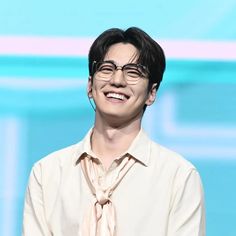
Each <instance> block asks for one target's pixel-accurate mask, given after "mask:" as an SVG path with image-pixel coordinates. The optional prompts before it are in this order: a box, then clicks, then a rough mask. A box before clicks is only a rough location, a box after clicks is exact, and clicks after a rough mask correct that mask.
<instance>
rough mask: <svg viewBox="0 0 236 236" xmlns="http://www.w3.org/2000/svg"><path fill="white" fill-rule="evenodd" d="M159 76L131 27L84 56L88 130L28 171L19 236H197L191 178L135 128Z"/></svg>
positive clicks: (158, 58)
mask: <svg viewBox="0 0 236 236" xmlns="http://www.w3.org/2000/svg"><path fill="white" fill-rule="evenodd" d="M164 70H165V56H164V53H163V50H162V49H161V47H160V46H159V45H158V44H157V43H156V42H155V41H154V40H153V39H151V38H150V36H148V35H147V34H146V33H145V32H143V31H142V30H140V29H138V28H134V27H133V28H129V29H127V30H126V31H123V30H120V29H110V30H107V31H105V32H104V33H102V34H101V35H100V36H99V37H98V38H97V39H96V40H95V42H94V43H93V45H92V46H91V49H90V52H89V72H90V76H89V81H88V96H89V98H90V99H93V100H94V103H95V105H96V110H95V111H96V112H95V123H94V127H93V128H92V129H91V130H90V131H89V132H88V134H87V135H86V137H85V138H84V139H83V140H82V141H81V142H79V143H78V144H75V145H73V146H70V147H68V148H65V149H63V150H60V151H57V152H55V153H52V154H50V155H49V156H47V157H45V158H44V159H42V160H40V161H39V162H38V163H36V164H35V166H34V167H33V170H32V173H31V176H30V180H29V186H28V189H27V193H26V200H25V210H24V225H23V235H24V236H43V235H44V236H47V235H53V236H78V235H80V236H95V235H96V236H114V235H117V236H138V235H140V236H204V235H205V215H204V201H203V191H202V185H201V180H200V177H199V175H198V172H197V171H196V169H195V168H194V166H192V164H190V163H189V162H188V161H186V160H184V159H183V158H182V157H181V156H179V155H178V154H176V153H174V152H172V151H170V150H168V149H166V148H164V147H162V146H160V145H159V144H157V143H155V142H153V141H151V140H150V139H149V138H148V136H147V135H146V134H145V132H144V131H143V130H142V128H141V120H142V116H143V113H144V111H145V109H146V107H147V106H150V105H152V104H153V102H154V100H155V98H156V92H157V89H158V87H159V84H160V82H161V80H162V76H163V73H164Z"/></svg>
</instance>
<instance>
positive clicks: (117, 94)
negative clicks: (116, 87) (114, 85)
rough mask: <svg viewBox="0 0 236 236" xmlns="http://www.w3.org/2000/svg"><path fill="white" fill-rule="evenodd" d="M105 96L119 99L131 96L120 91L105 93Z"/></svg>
mask: <svg viewBox="0 0 236 236" xmlns="http://www.w3.org/2000/svg"><path fill="white" fill-rule="evenodd" d="M105 96H106V97H107V98H114V99H118V100H120V101H124V100H126V99H128V98H129V97H128V96H126V95H124V94H120V93H114V92H108V93H105Z"/></svg>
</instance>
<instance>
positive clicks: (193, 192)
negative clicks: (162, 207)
mask: <svg viewBox="0 0 236 236" xmlns="http://www.w3.org/2000/svg"><path fill="white" fill-rule="evenodd" d="M205 234H206V233H205V207H204V196H203V187H202V183H201V179H200V176H199V174H198V172H197V171H196V170H195V169H193V170H191V171H190V172H189V173H188V174H187V175H186V177H184V178H183V180H181V181H180V183H179V186H178V188H177V190H176V192H175V194H174V198H173V204H172V208H171V210H170V217H169V227H168V236H189V235H191V236H205Z"/></svg>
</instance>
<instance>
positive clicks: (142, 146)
mask: <svg viewBox="0 0 236 236" xmlns="http://www.w3.org/2000/svg"><path fill="white" fill-rule="evenodd" d="M92 132H93V128H91V129H90V130H89V131H88V133H87V134H86V136H85V137H84V139H83V140H82V141H81V142H80V143H78V144H77V148H76V155H75V160H74V161H75V164H78V163H79V160H80V158H81V157H82V156H84V155H90V156H94V154H93V152H92V149H91V135H92ZM150 152H151V140H150V139H149V138H148V136H147V134H146V133H145V132H144V130H143V129H140V131H139V133H138V134H137V136H136V137H135V139H134V140H133V142H132V143H131V145H130V147H129V148H128V150H127V151H126V152H125V153H124V154H126V153H127V154H129V155H131V156H132V157H133V158H135V159H137V160H138V161H139V162H141V163H142V164H144V165H145V166H148V163H149V159H150ZM122 156H123V155H122Z"/></svg>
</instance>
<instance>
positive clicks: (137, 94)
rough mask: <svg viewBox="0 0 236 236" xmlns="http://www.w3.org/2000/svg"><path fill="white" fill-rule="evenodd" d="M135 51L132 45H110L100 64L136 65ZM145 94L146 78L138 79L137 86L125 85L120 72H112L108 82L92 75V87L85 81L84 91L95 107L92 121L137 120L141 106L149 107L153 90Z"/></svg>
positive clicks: (136, 56) (136, 55)
mask: <svg viewBox="0 0 236 236" xmlns="http://www.w3.org/2000/svg"><path fill="white" fill-rule="evenodd" d="M137 58H138V51H137V49H136V48H135V47H134V46H133V45H132V44H129V43H127V44H124V43H117V44H114V45H112V46H111V47H110V48H109V50H108V52H107V54H106V55H105V58H104V61H108V60H109V61H113V62H114V63H115V64H116V65H117V66H120V67H122V66H123V65H125V64H128V63H136V62H137ZM147 90H148V78H139V79H138V81H137V83H135V84H129V83H127V81H126V79H125V77H124V74H123V71H122V70H116V71H115V72H114V74H113V75H112V76H111V78H110V80H108V81H104V80H101V79H100V78H99V76H98V73H95V74H94V77H93V83H91V80H89V84H88V91H89V93H90V95H91V96H92V97H93V99H94V102H95V104H96V118H98V117H102V118H105V119H111V120H113V121H115V122H132V120H137V119H139V120H141V117H142V114H143V107H144V105H145V104H146V105H151V104H152V103H153V101H154V99H155V89H154V88H153V89H152V90H151V91H150V92H148V91H147Z"/></svg>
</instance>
